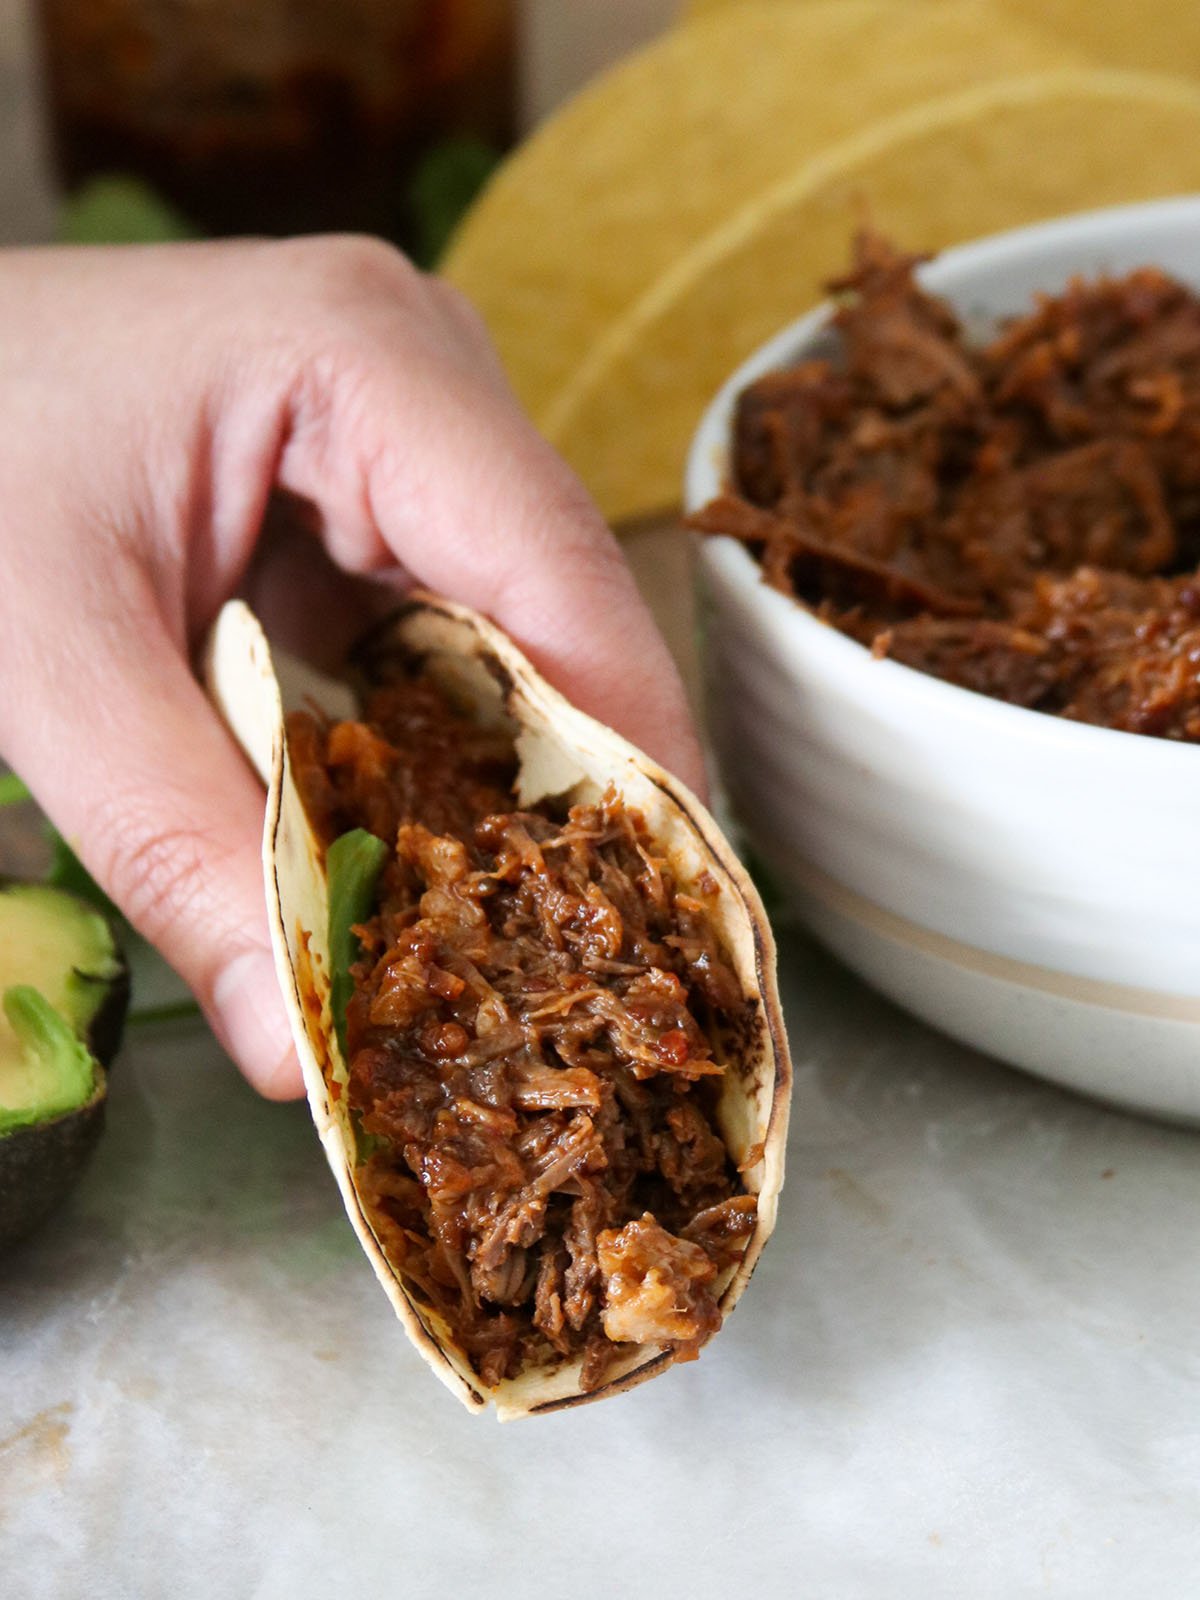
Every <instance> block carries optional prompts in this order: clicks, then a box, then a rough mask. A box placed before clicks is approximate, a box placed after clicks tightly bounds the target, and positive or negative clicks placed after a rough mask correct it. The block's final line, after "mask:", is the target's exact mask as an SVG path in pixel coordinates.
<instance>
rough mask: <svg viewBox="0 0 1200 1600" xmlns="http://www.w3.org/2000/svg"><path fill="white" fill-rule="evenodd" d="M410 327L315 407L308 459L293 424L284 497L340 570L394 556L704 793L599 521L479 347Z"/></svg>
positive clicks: (685, 716) (659, 650)
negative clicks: (321, 410) (320, 534)
mask: <svg viewBox="0 0 1200 1600" xmlns="http://www.w3.org/2000/svg"><path fill="white" fill-rule="evenodd" d="M406 332H407V335H408V337H407V338H402V337H400V335H399V330H397V335H396V337H395V338H394V339H393V340H391V341H390V342H389V344H388V345H385V346H384V348H385V349H386V348H389V347H390V348H391V349H393V350H394V351H395V352H396V354H395V358H394V359H385V360H378V359H375V360H372V361H371V363H370V367H371V371H370V376H369V379H367V380H364V379H363V377H362V374H359V375H358V384H357V387H354V386H349V385H348V386H347V389H346V391H345V393H346V398H345V399H344V400H341V399H339V396H338V395H337V393H336V392H335V393H334V394H333V395H327V396H325V397H324V399H323V402H322V403H323V405H325V406H326V407H328V408H329V410H328V411H327V414H326V418H325V419H324V420H323V426H322V432H324V433H325V434H326V438H325V440H324V442H323V446H322V448H320V449H319V451H313V450H311V449H309V450H308V451H307V453H306V451H305V449H304V448H303V447H302V442H304V441H305V440H306V430H305V428H304V426H303V419H302V418H301V419H300V426H299V427H298V429H297V431H296V433H295V435H294V442H293V443H289V445H288V447H287V449H286V450H285V452H284V459H283V463H282V466H281V479H282V481H283V482H284V484H285V486H286V487H288V488H291V489H294V490H296V492H298V493H301V494H304V495H306V496H308V497H310V498H312V499H314V500H316V502H317V503H318V505H320V506H321V507H322V508H323V510H324V511H325V520H326V543H327V545H328V547H329V549H330V552H331V554H332V555H333V556H334V558H335V559H336V560H337V561H338V562H339V563H340V564H341V565H343V566H347V567H349V568H351V569H353V570H359V571H363V570H367V571H370V570H376V569H379V568H381V567H384V566H386V565H387V564H389V563H394V562H395V561H397V560H398V561H400V562H401V563H402V564H403V566H404V567H405V568H406V569H407V570H408V571H409V572H410V573H411V574H412V575H413V576H414V577H415V578H416V579H417V580H418V581H420V582H421V583H423V584H425V585H427V586H428V587H429V588H431V589H435V590H437V591H439V592H441V593H443V594H445V595H447V596H449V597H450V598H452V599H456V600H460V601H462V602H463V603H465V604H466V605H469V606H472V607H473V608H475V609H476V610H479V611H482V612H485V613H486V614H487V615H489V616H491V617H492V618H494V620H495V621H497V622H498V623H499V624H500V625H501V627H503V628H504V629H505V630H506V631H507V632H508V633H509V634H510V635H511V636H512V637H513V639H514V640H515V641H516V642H517V643H518V644H519V645H520V646H521V648H522V649H523V650H524V651H525V652H526V653H527V654H528V655H529V657H530V659H531V660H532V661H533V662H534V664H535V666H537V667H538V669H539V670H540V671H541V672H542V673H543V674H544V675H545V676H546V677H547V678H548V679H549V680H550V682H551V683H553V684H554V685H555V686H556V687H557V688H558V689H560V690H561V691H562V693H563V694H565V695H566V696H567V697H568V698H569V699H570V700H572V701H573V702H574V703H575V704H576V705H578V706H579V707H580V708H581V709H582V710H584V711H587V712H589V713H590V714H591V715H592V716H594V717H596V718H598V719H599V720H600V721H601V722H605V723H607V724H608V725H609V726H611V727H613V728H616V729H617V730H618V731H619V732H621V733H623V734H624V735H625V736H626V737H627V738H628V739H630V740H631V741H632V742H633V743H634V744H636V745H638V746H640V748H642V749H643V750H645V751H646V752H647V753H648V754H649V755H651V756H653V757H654V758H655V760H657V761H659V762H660V763H661V764H662V765H663V766H664V767H666V768H667V769H668V770H669V771H671V772H673V773H675V774H676V775H677V776H679V777H680V778H682V779H683V781H684V782H685V783H687V784H688V785H689V786H691V787H692V788H693V789H695V790H696V791H697V792H699V793H701V794H703V793H704V791H705V777H704V766H703V761H702V758H701V754H700V746H699V741H698V739H697V736H696V730H695V726H694V724H693V721H692V717H691V713H690V711H689V709H688V703H687V698H686V695H685V692H684V688H683V684H682V682H681V680H680V677H679V673H678V671H677V669H676V667H675V663H674V661H673V660H672V658H671V655H670V653H669V651H668V650H667V647H666V644H665V643H664V641H663V638H662V636H661V634H660V633H659V632H658V629H657V628H656V626H655V624H654V621H653V618H652V616H651V614H650V611H649V609H648V607H647V606H646V604H645V602H644V600H643V599H642V597H641V595H640V593H639V591H638V589H637V586H636V584H635V582H634V579H633V575H632V573H631V572H630V570H629V567H628V566H627V564H626V562H625V559H624V557H623V556H622V554H621V551H620V548H619V546H618V544H617V541H616V539H615V538H614V537H613V535H612V533H611V531H610V530H609V528H608V527H607V525H606V524H605V522H604V519H603V518H602V516H601V515H600V512H599V510H598V509H597V507H596V506H595V504H594V503H593V502H592V500H591V499H590V497H589V496H588V495H587V493H586V491H585V490H584V488H583V486H582V484H581V483H580V482H579V480H578V479H577V478H576V477H575V476H574V474H573V473H572V472H571V471H570V469H569V468H568V467H567V465H566V463H565V462H563V461H562V460H561V458H560V457H559V456H557V455H556V454H555V452H554V451H553V450H552V449H551V448H550V446H549V445H548V444H547V443H546V442H545V440H543V439H542V438H541V436H540V435H539V434H538V433H537V431H536V429H535V428H534V427H533V425H532V423H531V422H530V421H529V420H528V419H527V418H526V417H525V416H524V414H523V413H522V412H521V410H520V408H519V407H518V405H517V403H516V401H515V399H513V398H512V396H511V395H510V394H509V393H508V391H507V390H506V388H505V387H504V386H503V384H502V383H501V382H499V381H498V379H497V373H496V368H495V366H494V364H493V363H494V358H493V357H492V356H491V352H490V351H489V350H487V349H486V346H484V347H482V348H481V352H480V361H479V363H478V365H477V366H476V365H474V364H472V362H471V361H470V360H469V359H465V358H464V352H463V348H462V344H461V343H460V342H458V341H459V336H460V335H461V329H459V330H457V333H455V332H453V331H452V332H450V333H448V334H447V333H445V331H444V330H443V333H442V337H439V330H438V328H437V327H436V326H435V327H434V328H433V329H432V331H428V330H427V331H425V332H423V334H422V336H421V337H420V338H418V339H417V340H416V341H415V344H414V340H413V338H412V329H411V328H408V329H407V330H406ZM376 348H378V346H377V347H376ZM307 442H308V444H309V445H310V446H311V443H312V440H311V436H310V435H308V436H307Z"/></svg>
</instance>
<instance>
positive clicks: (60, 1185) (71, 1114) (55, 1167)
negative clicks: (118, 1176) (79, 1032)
mask: <svg viewBox="0 0 1200 1600" xmlns="http://www.w3.org/2000/svg"><path fill="white" fill-rule="evenodd" d="M97 1076H98V1079H99V1081H98V1082H97V1084H96V1092H95V1094H93V1096H92V1098H91V1099H90V1100H89V1101H88V1102H87V1104H86V1105H82V1106H79V1107H78V1109H77V1110H75V1111H68V1112H67V1113H66V1115H65V1116H61V1117H55V1119H54V1120H53V1122H39V1123H35V1124H34V1125H33V1127H31V1128H17V1129H16V1130H15V1131H14V1132H12V1133H8V1134H5V1135H4V1137H3V1138H0V1253H2V1252H3V1251H5V1250H7V1249H9V1247H10V1246H12V1245H14V1244H16V1243H18V1241H19V1240H21V1239H24V1238H26V1237H27V1235H29V1234H31V1233H32V1232H33V1230H34V1229H35V1228H37V1227H38V1226H39V1225H40V1224H41V1223H42V1222H44V1221H45V1220H46V1218H47V1217H48V1216H49V1215H50V1213H51V1212H52V1211H53V1210H54V1209H55V1208H56V1207H57V1206H58V1205H59V1204H61V1202H62V1201H63V1200H64V1199H65V1198H66V1195H67V1193H68V1191H69V1190H70V1189H72V1188H73V1187H74V1185H75V1183H76V1181H77V1180H78V1178H79V1176H80V1174H81V1173H82V1172H83V1169H84V1167H85V1166H86V1165H87V1163H88V1160H89V1158H90V1157H91V1154H92V1151H93V1150H94V1149H95V1147H96V1142H97V1140H98V1139H99V1138H100V1135H101V1133H102V1132H103V1129H104V1109H105V1103H106V1101H107V1098H108V1080H107V1077H106V1075H105V1073H104V1070H103V1068H102V1069H101V1070H100V1072H99V1073H98V1075H97Z"/></svg>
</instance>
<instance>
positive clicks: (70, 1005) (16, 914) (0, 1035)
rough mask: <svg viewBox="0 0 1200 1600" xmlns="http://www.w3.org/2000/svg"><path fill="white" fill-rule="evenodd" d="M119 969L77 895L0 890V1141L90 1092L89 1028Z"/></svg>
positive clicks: (100, 923)
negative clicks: (0, 1138) (14, 1131)
mask: <svg viewBox="0 0 1200 1600" xmlns="http://www.w3.org/2000/svg"><path fill="white" fill-rule="evenodd" d="M124 974H125V965H124V962H123V961H122V959H121V956H120V953H119V952H118V950H117V946H116V943H115V940H114V938H113V935H112V931H111V929H110V928H109V925H108V923H107V921H106V920H105V919H104V917H103V916H101V915H100V913H99V912H97V911H94V910H93V909H92V908H91V907H90V906H88V905H86V904H85V903H84V902H83V901H81V900H77V899H76V898H75V897H74V896H73V895H70V894H66V893H64V892H63V891H62V890H59V889H55V888H51V887H50V886H48V885H44V884H9V885H7V886H5V887H4V888H2V889H0V1137H3V1136H4V1135H5V1134H7V1133H11V1132H12V1131H13V1130H15V1129H18V1128H25V1127H30V1126H33V1125H35V1124H38V1123H42V1122H48V1121H51V1120H53V1119H54V1118H56V1117H60V1116H63V1115H64V1114H66V1113H67V1112H69V1111H73V1110H75V1109H76V1108H77V1107H79V1106H82V1105H84V1104H86V1103H87V1102H88V1101H89V1100H90V1099H91V1098H92V1095H93V1093H94V1091H95V1089H96V1087H97V1085H98V1083H99V1082H100V1081H102V1074H100V1072H99V1067H98V1065H97V1062H96V1059H95V1057H94V1056H93V1054H92V1051H91V1048H90V1046H91V1045H92V1043H93V1040H92V1034H93V1030H94V1028H95V1025H96V1023H97V1021H98V1019H99V1018H100V1016H101V1014H102V1012H103V1011H104V1010H105V1008H106V1005H107V1004H108V1002H109V1001H110V999H111V997H112V995H113V992H114V988H115V987H116V986H118V985H121V984H122V983H123V980H124Z"/></svg>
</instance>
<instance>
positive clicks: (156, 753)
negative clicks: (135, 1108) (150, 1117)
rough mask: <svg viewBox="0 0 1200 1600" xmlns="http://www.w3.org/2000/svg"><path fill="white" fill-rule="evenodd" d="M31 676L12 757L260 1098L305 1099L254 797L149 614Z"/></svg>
mask: <svg viewBox="0 0 1200 1600" xmlns="http://www.w3.org/2000/svg"><path fill="white" fill-rule="evenodd" d="M22 676H23V677H25V680H26V681H25V683H24V684H23V685H22V687H23V688H24V690H25V693H24V694H23V695H21V696H20V697H19V700H18V703H21V704H23V707H24V713H23V715H22V716H21V717H20V718H19V719H17V720H18V722H19V726H10V727H7V728H5V730H4V733H5V747H6V748H5V754H6V755H7V757H8V759H9V760H10V761H11V763H12V765H13V766H14V767H15V768H16V769H17V771H18V772H20V773H21V775H22V776H23V777H24V778H25V780H26V782H27V783H28V784H29V786H30V788H31V789H32V791H33V793H34V795H35V796H36V797H37V799H38V801H39V803H40V804H41V805H42V807H43V809H44V810H45V811H46V813H47V814H48V815H49V817H50V818H51V820H52V821H53V822H54V824H55V826H56V827H57V828H58V829H59V830H60V832H61V833H63V835H64V836H65V837H66V838H67V839H69V840H70V841H71V843H72V846H73V847H74V848H75V849H76V850H77V851H78V853H79V855H80V857H81V859H82V861H83V863H84V865H85V866H86V867H87V868H88V870H89V871H90V872H91V873H92V875H93V877H95V879H96V880H97V882H98V883H100V884H101V885H102V886H103V887H104V889H105V890H106V891H107V892H108V894H109V895H110V896H111V897H112V899H113V900H114V901H115V903H116V904H117V905H118V906H119V907H120V908H121V910H122V911H123V912H124V913H125V915H126V916H127V917H128V918H129V920H130V922H131V923H132V924H133V926H134V927H135V928H136V929H137V930H138V932H139V933H141V934H142V935H143V936H144V937H145V938H146V939H148V940H149V941H150V942H151V943H152V944H153V945H155V946H156V947H157V949H158V950H159V951H160V952H161V953H162V955H163V956H164V957H165V958H166V959H167V960H168V961H169V962H170V963H171V965H172V966H173V967H174V968H175V970H176V971H177V972H178V973H179V975H180V976H181V977H182V978H183V980H184V981H185V982H186V983H187V984H188V986H189V988H190V989H191V990H192V992H193V993H194V994H195V996H196V998H197V1000H198V1001H199V1002H200V1005H201V1006H202V1008H203V1009H204V1012H205V1014H206V1016H207V1017H208V1019H209V1021H210V1023H211V1024H212V1026H213V1028H214V1030H215V1032H216V1034H217V1036H218V1038H219V1039H220V1040H221V1042H222V1044H223V1045H224V1046H225V1048H226V1049H227V1050H228V1052H229V1054H230V1055H231V1056H232V1057H233V1058H234V1060H235V1061H236V1062H237V1064H238V1066H239V1067H240V1068H241V1069H242V1071H243V1072H244V1073H245V1075H246V1077H247V1078H248V1079H249V1081H250V1083H251V1084H252V1085H253V1086H254V1087H255V1088H256V1089H258V1090H259V1091H260V1093H262V1094H264V1095H266V1096H268V1097H269V1098H271V1099H291V1098H294V1097H295V1096H297V1095H299V1094H301V1093H303V1085H302V1080H301V1076H300V1067H299V1062H298V1061H297V1059H296V1055H295V1052H294V1049H293V1047H292V1043H291V1035H290V1031H289V1028H288V1023H287V1018H286V1015H285V1013H284V1009H283V1001H282V997H281V994H280V990H279V983H278V979H277V977H276V970H275V962H274V957H273V955H272V951H271V945H270V938H269V935H268V931H267V918H266V905H265V898H264V889H263V876H262V867H261V862H260V856H259V841H260V839H261V836H262V820H263V794H262V790H261V787H260V785H259V783H258V781H257V779H256V778H255V777H254V775H253V774H252V773H251V771H250V768H249V767H248V766H247V765H246V763H245V761H244V760H243V758H242V756H241V753H240V752H239V751H238V750H237V749H236V747H235V746H234V744H233V742H232V740H231V739H230V737H229V735H228V734H227V733H226V731H225V729H224V727H223V726H222V724H221V722H220V720H219V719H218V717H217V715H216V713H215V712H214V710H213V709H212V707H211V706H210V705H209V703H208V701H207V699H206V698H205V696H204V694H203V692H202V690H201V688H200V686H199V684H198V683H197V682H196V681H195V679H194V678H193V677H192V676H191V674H190V672H189V671H188V668H187V664H186V662H185V661H184V659H183V657H182V655H181V654H180V652H179V647H178V646H177V645H176V644H175V643H174V642H173V640H172V639H171V638H170V637H169V635H168V633H167V631H166V629H165V627H164V626H163V624H162V622H161V620H160V619H159V618H158V616H157V612H156V611H154V610H153V609H152V607H151V606H147V607H146V608H145V609H144V610H141V611H140V613H139V614H138V615H137V617H136V618H134V619H132V620H131V623H130V624H128V625H121V624H113V625H112V626H111V627H110V628H107V629H106V630H105V632H104V634H103V636H102V637H101V638H100V639H96V638H87V639H84V640H80V639H78V638H77V639H76V640H75V641H74V642H73V643H71V644H63V645H60V646H59V647H58V649H57V650H56V651H55V652H54V655H53V656H52V657H51V658H50V659H49V660H48V659H47V658H46V656H45V655H43V656H42V658H41V659H40V660H39V662H38V663H37V670H36V672H31V673H29V674H28V675H25V674H22Z"/></svg>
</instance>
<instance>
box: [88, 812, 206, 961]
mask: <svg viewBox="0 0 1200 1600" xmlns="http://www.w3.org/2000/svg"><path fill="white" fill-rule="evenodd" d="M157 809H158V808H157V807H156V808H155V811H156V812H157ZM88 831H89V836H90V837H91V838H94V839H97V840H99V841H100V844H99V847H98V849H97V851H96V861H97V868H98V874H99V877H100V879H101V881H102V883H103V884H104V885H105V887H106V888H107V890H108V892H109V893H110V894H111V895H112V897H113V899H114V900H115V901H116V903H117V904H118V905H119V906H120V907H121V909H122V910H123V911H124V912H125V914H126V916H127V917H128V918H129V920H130V921H131V922H132V923H133V925H134V926H135V927H136V928H137V929H138V931H139V932H140V933H142V934H143V935H144V936H145V937H146V938H147V939H149V940H151V942H153V943H155V944H166V945H172V944H174V943H176V942H177V934H178V931H179V929H180V928H181V927H184V926H193V927H197V928H199V927H206V926H209V925H211V924H212V923H213V922H214V916H213V912H214V907H213V906H212V905H211V904H209V901H210V892H209V885H210V884H211V881H212V873H213V870H214V867H215V866H216V865H217V864H218V862H219V859H220V851H219V848H218V847H217V846H216V843H215V841H214V840H212V839H211V838H209V837H207V836H206V835H205V833H204V832H203V830H202V829H200V828H198V827H195V826H192V825H190V824H188V823H186V822H184V823H177V824H164V823H163V821H162V819H161V815H154V814H151V811H150V809H149V808H148V807H147V805H146V804H145V803H144V802H139V801H137V800H132V799H131V798H130V797H129V796H128V795H127V794H126V795H121V796H119V797H118V796H114V798H113V799H112V800H110V801H108V802H106V803H105V804H103V805H101V806H99V807H97V808H95V810H94V811H93V814H92V816H91V818H90V820H89V829H88ZM188 976H189V977H190V976H192V974H188Z"/></svg>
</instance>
